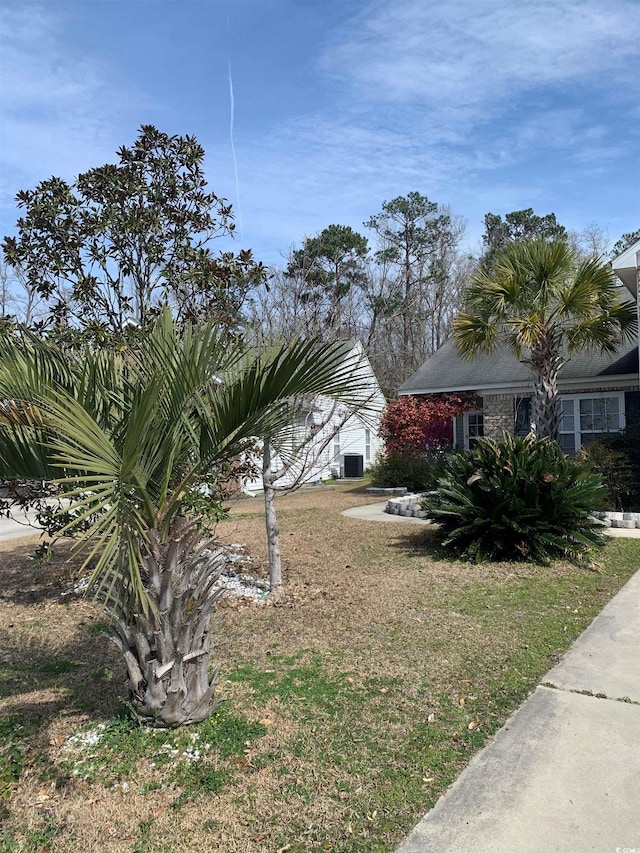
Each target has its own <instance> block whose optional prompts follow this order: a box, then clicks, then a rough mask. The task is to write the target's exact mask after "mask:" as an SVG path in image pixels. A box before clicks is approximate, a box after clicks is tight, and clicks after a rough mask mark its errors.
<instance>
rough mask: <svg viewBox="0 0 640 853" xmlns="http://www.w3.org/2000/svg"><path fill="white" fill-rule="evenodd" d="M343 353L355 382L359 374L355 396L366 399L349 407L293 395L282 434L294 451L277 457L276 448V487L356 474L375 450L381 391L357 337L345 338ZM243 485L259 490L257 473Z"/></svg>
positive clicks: (382, 403)
mask: <svg viewBox="0 0 640 853" xmlns="http://www.w3.org/2000/svg"><path fill="white" fill-rule="evenodd" d="M344 358H345V359H346V360H348V361H349V362H351V363H353V367H354V373H355V372H356V371H357V372H358V382H359V383H362V378H363V377H364V380H365V381H364V388H363V389H362V394H361V395H359V396H361V398H362V401H363V402H364V401H366V409H365V410H363V412H362V413H360V414H358V413H354V412H353V411H349V409H347V408H346V407H345V406H342V405H336V404H335V402H334V401H333V400H331V399H329V398H327V397H323V396H322V395H317V396H315V397H313V398H306V399H304V400H299V401H297V408H296V411H295V413H294V415H293V419H294V424H293V427H294V428H293V430H292V433H291V435H288V436H287V438H286V441H287V442H289V447H290V449H291V450H295V455H294V457H293V459H290V458H288V459H286V460H283V459H282V458H281V455H279V454H278V453H277V452H276V453H275V454H274V457H273V470H274V472H275V474H276V481H275V486H276V488H288V487H291V486H292V485H294V484H297V483H300V482H303V483H306V482H316V481H319V480H328V479H332V478H339V477H347V478H349V477H362V474H363V473H364V471H366V470H367V468H368V467H369V466H370V465H371V464H372V463H373V462H374V460H375V457H376V454H377V453H378V451H380V450H381V447H382V442H381V440H380V438H379V435H378V431H379V427H380V419H381V417H382V411H383V409H384V407H385V404H386V400H385V397H384V394H383V393H382V390H381V388H380V385H379V383H378V380H377V379H376V376H375V373H374V372H373V368H372V367H371V364H370V362H369V359H368V358H367V356H366V354H365V352H364V349H363V347H362V344H361V343H360V342H359V341H345V343H344ZM282 455H284V451H283V454H282ZM243 487H244V490H245V491H254V490H259V489H261V488H262V479H261V477H260V476H258V477H255V478H253V479H248V480H245V481H244V483H243Z"/></svg>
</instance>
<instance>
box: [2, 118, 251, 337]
mask: <svg viewBox="0 0 640 853" xmlns="http://www.w3.org/2000/svg"><path fill="white" fill-rule="evenodd" d="M117 154H118V161H117V163H115V164H106V165H104V166H100V167H97V168H93V169H90V170H89V171H88V172H85V173H84V174H81V175H79V176H78V178H77V179H76V181H75V182H74V183H73V184H68V183H67V182H66V181H64V180H62V179H61V178H57V177H52V178H49V179H47V180H45V181H42V182H41V183H39V184H38V185H37V186H36V188H35V189H33V190H23V191H21V192H19V193H18V195H17V203H18V207H19V208H20V209H21V210H22V211H23V215H22V216H21V217H20V218H19V220H18V223H17V232H18V233H17V236H15V237H5V239H4V241H3V249H4V256H5V259H6V262H7V263H8V264H9V265H11V266H12V267H14V268H18V267H19V268H22V269H23V270H24V272H25V274H26V277H27V280H28V283H29V287H30V288H31V290H32V291H33V292H35V293H37V294H38V295H39V296H41V297H43V298H45V299H47V300H48V301H49V303H50V306H49V312H50V313H49V323H50V324H53V325H55V326H56V327H57V328H58V329H69V328H74V327H77V326H82V327H85V328H86V329H87V330H88V331H89V332H90V333H91V334H93V335H94V336H95V337H97V338H100V337H105V336H106V337H109V336H113V335H114V334H115V335H120V334H121V333H122V331H123V329H125V328H126V324H127V321H129V322H131V323H133V324H137V325H139V326H144V325H146V324H147V323H148V322H149V321H150V320H151V319H152V317H153V315H154V313H156V311H157V309H158V306H160V305H162V304H167V303H168V304H171V305H172V306H173V307H174V309H175V311H176V314H177V317H178V318H179V319H181V320H182V319H189V320H195V319H199V318H203V317H208V318H216V319H217V320H218V321H220V322H226V323H233V322H235V320H236V318H237V314H238V311H239V309H240V306H241V305H242V301H243V299H244V296H245V294H246V291H247V289H248V288H249V287H251V286H252V285H253V284H255V283H256V282H257V281H258V280H259V279H260V277H261V275H262V268H261V266H260V265H256V264H255V263H254V262H253V260H252V257H251V252H249V251H241V252H240V253H239V254H238V255H237V256H234V255H233V254H232V253H228V252H227V253H223V254H222V255H220V256H215V255H214V254H213V252H212V250H211V247H210V243H211V241H212V240H213V238H215V237H218V236H221V235H229V234H232V233H233V229H234V225H233V222H232V213H231V206H230V205H228V204H227V203H226V202H225V201H224V199H220V198H218V197H217V196H216V195H215V194H214V193H210V192H207V191H206V187H207V182H206V180H205V177H204V173H203V161H204V149H203V148H202V147H201V146H200V145H199V144H198V142H197V141H196V139H195V137H193V136H168V135H167V134H166V133H162V132H160V131H159V130H157V129H156V128H155V127H153V126H151V125H143V126H142V127H141V129H140V131H139V134H138V137H137V139H136V140H135V142H134V144H133V145H132V146H131V147H130V148H128V147H125V146H123V147H121V148H120V149H119V151H118V152H117Z"/></svg>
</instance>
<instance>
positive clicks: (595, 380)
mask: <svg viewBox="0 0 640 853" xmlns="http://www.w3.org/2000/svg"><path fill="white" fill-rule="evenodd" d="M626 384H629V385H630V386H631V387H630V389H629V390H634V389H635V386H636V385H637V384H638V374H637V373H620V374H615V375H613V374H612V375H611V376H604V377H602V376H601V377H598V376H593V377H588V376H585V377H581V378H578V379H560V380H558V390H560V391H561V390H562V389H563V388H580V387H581V386H582V387H583V388H585V387H589V388H603V389H605V388H607V387H610V386H611V385H626ZM460 391H502V392H507V393H513V394H531V393H532V391H533V387H532V385H529V384H527V385H513V384H512V383H511V384H507V383H501V384H496V385H469V386H463V387H460V386H459V385H456V386H452V387H450V388H424V389H419V390H418V389H416V390H412V391H398V396H399V397H410V396H418V395H420V394H452V393H454V394H455V393H457V392H460Z"/></svg>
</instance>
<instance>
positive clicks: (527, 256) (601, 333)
mask: <svg viewBox="0 0 640 853" xmlns="http://www.w3.org/2000/svg"><path fill="white" fill-rule="evenodd" d="M619 294H620V288H619V287H618V286H617V284H616V279H615V276H614V274H613V272H612V270H611V267H610V266H609V264H607V263H603V262H602V261H600V259H598V258H596V257H592V258H587V259H580V258H578V257H577V256H576V254H575V253H574V252H573V251H572V250H571V249H570V247H569V246H568V245H567V243H566V242H565V241H563V240H553V241H545V240H529V241H521V242H517V243H512V244H510V245H508V246H506V247H505V248H504V249H503V250H502V251H501V252H500V253H499V254H498V255H497V256H496V257H495V258H494V261H493V263H492V266H491V269H487V268H481V269H480V270H479V271H478V273H477V274H476V275H475V276H474V278H473V280H472V282H471V285H470V287H469V289H468V291H467V295H466V306H465V308H466V310H465V311H464V312H463V313H462V314H460V316H459V317H458V318H457V320H456V321H455V322H454V326H453V338H454V341H455V342H456V345H457V347H458V350H459V352H460V353H461V354H462V356H463V357H465V358H468V359H471V358H473V357H474V356H475V355H476V354H478V353H481V354H488V353H491V352H493V351H494V350H495V349H496V348H497V347H498V346H504V345H506V346H507V347H508V348H509V349H510V350H511V351H512V353H513V354H514V356H515V357H516V358H518V359H521V360H522V361H523V362H524V363H525V364H527V365H529V368H530V370H531V374H532V377H533V386H534V393H533V400H532V424H531V432H532V433H533V434H534V435H536V436H538V437H542V436H550V437H551V438H553V439H555V440H557V437H558V431H559V427H560V412H559V405H558V396H557V395H558V374H559V372H560V370H561V368H562V366H563V365H564V364H565V363H566V361H567V358H568V357H569V356H571V355H572V354H574V353H576V352H579V351H580V350H585V349H596V350H600V351H602V352H609V353H614V352H616V350H617V349H618V348H619V346H620V344H621V342H622V340H623V339H625V338H627V339H632V338H634V337H635V335H636V334H637V329H638V326H637V317H636V307H635V305H634V304H633V303H632V302H622V301H621V300H620V296H619Z"/></svg>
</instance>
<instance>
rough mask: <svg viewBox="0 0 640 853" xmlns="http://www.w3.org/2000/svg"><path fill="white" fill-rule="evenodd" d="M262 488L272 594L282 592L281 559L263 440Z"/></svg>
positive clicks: (266, 445) (268, 448)
mask: <svg viewBox="0 0 640 853" xmlns="http://www.w3.org/2000/svg"><path fill="white" fill-rule="evenodd" d="M262 488H263V490H264V509H265V523H266V526H267V550H268V552H269V586H270V589H271V595H272V596H279V595H281V594H282V559H281V557H280V538H279V533H280V531H279V530H278V519H277V518H276V504H275V497H276V493H275V489H274V488H273V471H272V468H271V445H270V444H269V441H268V439H266V438H265V440H264V448H263V451H262Z"/></svg>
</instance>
